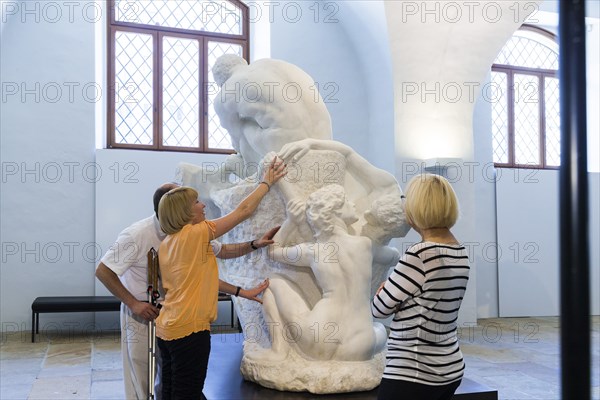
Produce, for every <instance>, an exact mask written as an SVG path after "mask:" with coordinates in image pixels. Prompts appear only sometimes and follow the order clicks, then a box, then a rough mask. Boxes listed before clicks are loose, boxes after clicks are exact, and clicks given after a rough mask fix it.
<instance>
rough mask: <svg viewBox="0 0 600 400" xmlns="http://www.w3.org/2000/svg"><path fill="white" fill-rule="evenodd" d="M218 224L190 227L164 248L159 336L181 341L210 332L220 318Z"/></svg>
mask: <svg viewBox="0 0 600 400" xmlns="http://www.w3.org/2000/svg"><path fill="white" fill-rule="evenodd" d="M214 236H215V224H214V223H213V222H211V221H203V222H200V223H198V224H193V225H192V224H188V225H186V226H184V227H183V228H182V229H181V230H180V231H179V232H177V233H175V234H173V235H168V236H167V237H166V238H165V240H163V242H162V243H161V245H160V250H159V252H158V261H159V265H160V274H161V278H162V284H163V288H164V290H165V301H164V302H163V307H162V309H161V310H160V314H159V316H158V318H157V319H156V336H158V337H159V338H161V339H163V340H174V339H180V338H183V337H185V336H188V335H191V334H192V333H195V332H200V331H206V330H210V323H211V322H213V321H214V320H215V319H216V318H217V300H218V294H219V270H218V268H217V259H216V258H215V254H214V253H213V250H212V246H211V245H210V241H211V240H212V239H214Z"/></svg>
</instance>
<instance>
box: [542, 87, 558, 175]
mask: <svg viewBox="0 0 600 400" xmlns="http://www.w3.org/2000/svg"><path fill="white" fill-rule="evenodd" d="M544 82H545V92H544V94H545V98H546V164H547V165H549V166H559V165H560V102H559V100H558V93H559V84H558V79H556V78H548V77H546V78H545V79H544Z"/></svg>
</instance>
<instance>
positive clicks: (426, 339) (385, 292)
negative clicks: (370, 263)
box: [371, 242, 469, 385]
mask: <svg viewBox="0 0 600 400" xmlns="http://www.w3.org/2000/svg"><path fill="white" fill-rule="evenodd" d="M468 280H469V258H468V256H467V252H466V250H465V248H464V247H463V246H461V245H447V244H441V243H433V242H421V243H417V244H415V245H413V246H412V247H411V248H409V249H408V250H407V251H406V253H405V254H404V255H403V256H402V258H401V259H400V261H399V263H398V265H397V266H396V268H395V269H394V271H393V272H392V274H391V275H390V277H389V278H388V280H387V281H386V282H385V285H384V286H383V289H382V290H381V291H380V292H379V294H377V295H376V296H375V298H374V299H373V303H372V305H371V309H372V312H373V316H374V317H376V318H386V317H388V316H389V315H391V314H394V319H393V321H392V324H391V326H390V337H389V340H388V352H387V361H386V367H385V371H384V373H383V377H384V378H387V379H399V380H406V381H410V382H416V383H421V384H425V385H446V384H449V383H452V382H454V381H457V380H459V379H461V378H462V376H463V371H464V369H465V364H464V361H463V357H462V353H461V351H460V348H459V347H458V338H457V336H456V328H457V323H456V321H457V319H458V310H459V308H460V304H461V302H462V299H463V297H464V294H465V290H466V288H467V281H468Z"/></svg>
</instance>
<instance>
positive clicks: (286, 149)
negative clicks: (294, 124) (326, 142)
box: [279, 139, 317, 163]
mask: <svg viewBox="0 0 600 400" xmlns="http://www.w3.org/2000/svg"><path fill="white" fill-rule="evenodd" d="M316 143H317V141H316V140H315V139H303V140H299V141H297V142H292V143H288V144H286V145H285V146H283V147H282V148H281V150H280V151H279V157H281V158H282V159H283V160H284V161H285V162H287V163H292V162H294V161H296V160H299V159H301V158H302V157H303V156H304V155H305V154H306V153H308V151H309V150H311V149H314V146H315V145H316Z"/></svg>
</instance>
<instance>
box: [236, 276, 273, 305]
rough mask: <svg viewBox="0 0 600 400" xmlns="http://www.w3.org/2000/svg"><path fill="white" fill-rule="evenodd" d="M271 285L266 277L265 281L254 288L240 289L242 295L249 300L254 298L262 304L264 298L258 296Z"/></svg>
mask: <svg viewBox="0 0 600 400" xmlns="http://www.w3.org/2000/svg"><path fill="white" fill-rule="evenodd" d="M268 287H269V280H268V279H265V280H264V282H263V283H261V284H260V285H258V286H256V287H254V288H252V289H248V290H246V289H242V290H240V297H243V298H245V299H248V300H254V301H257V302H259V303H260V304H262V299H260V298H258V295H259V294H261V293H262V292H264V291H265V289H266V288H268Z"/></svg>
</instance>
